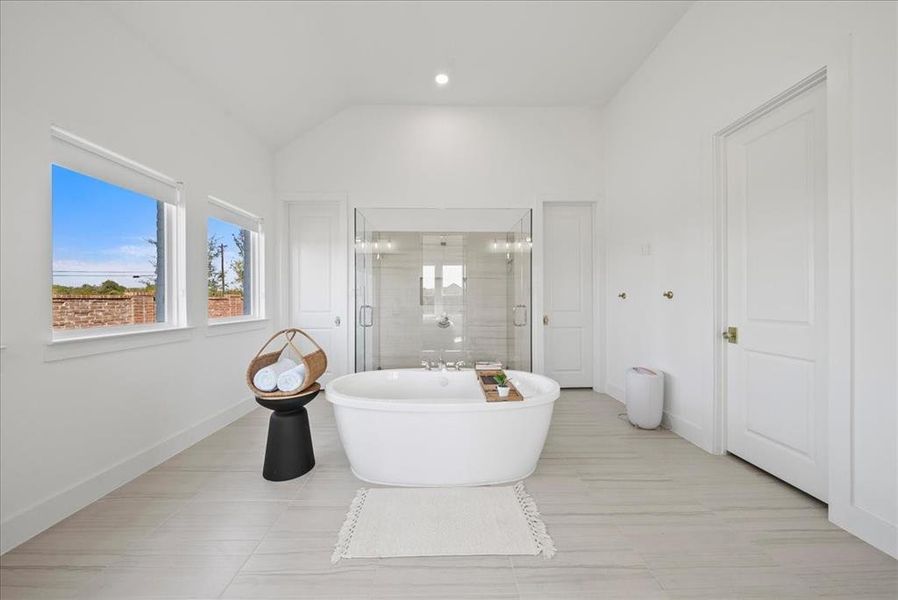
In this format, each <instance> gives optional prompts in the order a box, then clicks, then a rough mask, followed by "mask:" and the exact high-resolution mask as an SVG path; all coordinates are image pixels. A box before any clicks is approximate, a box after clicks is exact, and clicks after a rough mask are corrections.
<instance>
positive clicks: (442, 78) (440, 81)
mask: <svg viewBox="0 0 898 600" xmlns="http://www.w3.org/2000/svg"><path fill="white" fill-rule="evenodd" d="M433 80H434V81H436V82H437V85H446V84H447V83H449V76H448V75H446V74H445V73H437V76H436V77H434V78H433Z"/></svg>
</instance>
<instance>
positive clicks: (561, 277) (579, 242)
mask: <svg viewBox="0 0 898 600" xmlns="http://www.w3.org/2000/svg"><path fill="white" fill-rule="evenodd" d="M543 223H544V224H543V232H544V237H545V251H544V254H543V273H544V281H545V283H544V288H543V289H544V290H545V292H544V294H543V296H544V303H545V314H544V316H543V330H544V332H545V338H544V348H545V365H546V375H548V376H549V377H551V378H553V379H555V380H556V381H557V382H558V383H560V384H561V387H592V385H593V373H592V371H593V368H592V362H593V361H592V336H593V327H592V320H593V319H592V314H593V297H592V296H593V294H592V290H593V271H592V206H591V205H589V204H572V205H567V204H564V205H557V204H546V205H545V210H544V211H543Z"/></svg>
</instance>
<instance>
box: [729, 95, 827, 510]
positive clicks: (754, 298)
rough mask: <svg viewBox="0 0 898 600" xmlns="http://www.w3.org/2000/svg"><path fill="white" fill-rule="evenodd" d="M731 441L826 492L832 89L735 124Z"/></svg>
mask: <svg viewBox="0 0 898 600" xmlns="http://www.w3.org/2000/svg"><path fill="white" fill-rule="evenodd" d="M725 151H726V186H727V188H726V193H727V254H728V256H727V319H728V322H729V326H731V327H736V328H737V339H736V340H735V343H733V342H734V340H732V339H730V340H729V342H730V343H727V344H726V348H727V353H726V354H727V355H726V362H727V372H726V378H727V387H726V393H727V396H726V398H727V421H728V426H727V449H728V450H729V451H730V452H732V453H733V454H736V455H737V456H740V457H741V458H743V459H745V460H747V461H749V462H751V463H753V464H755V465H757V466H758V467H760V468H762V469H764V470H765V471H768V472H770V473H772V474H773V475H776V476H777V477H779V478H781V479H783V480H785V481H787V482H788V483H791V484H792V485H794V486H796V487H798V488H799V489H802V490H804V491H805V492H807V493H809V494H811V495H812V496H815V497H817V498H820V499H821V500H824V501H825V500H826V499H827V447H826V444H827V433H826V423H827V421H826V412H827V401H826V372H825V369H826V330H825V326H826V269H827V256H826V237H827V221H826V95H825V87H824V84H820V85H818V86H815V87H813V88H811V89H810V90H807V91H806V92H804V93H802V94H800V95H799V96H797V97H795V98H793V99H791V100H789V101H788V102H786V103H785V104H783V105H780V106H779V107H778V108H776V109H774V110H772V111H771V112H769V113H767V114H765V115H763V116H761V117H759V118H757V119H755V120H753V121H751V122H749V123H748V124H747V125H745V126H743V127H742V128H740V129H738V130H736V131H735V132H734V133H732V134H730V135H728V136H727V138H726V140H725Z"/></svg>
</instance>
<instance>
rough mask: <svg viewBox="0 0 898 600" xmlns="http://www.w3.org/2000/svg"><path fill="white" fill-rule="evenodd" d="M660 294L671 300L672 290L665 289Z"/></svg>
mask: <svg viewBox="0 0 898 600" xmlns="http://www.w3.org/2000/svg"><path fill="white" fill-rule="evenodd" d="M661 295H662V296H664V297H665V298H667V299H668V300H673V292H672V291H670V290H667V291H666V292H664V293H663V294H661Z"/></svg>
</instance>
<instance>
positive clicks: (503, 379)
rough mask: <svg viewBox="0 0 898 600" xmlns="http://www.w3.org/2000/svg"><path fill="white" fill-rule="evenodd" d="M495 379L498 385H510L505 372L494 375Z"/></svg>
mask: <svg viewBox="0 0 898 600" xmlns="http://www.w3.org/2000/svg"><path fill="white" fill-rule="evenodd" d="M493 380H494V381H495V382H496V385H498V386H499V387H507V386H508V377H507V376H506V375H505V373H499V374H497V375H493Z"/></svg>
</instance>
